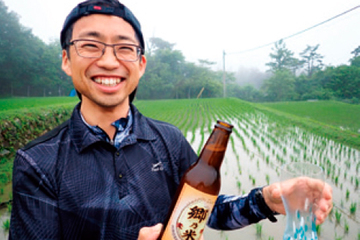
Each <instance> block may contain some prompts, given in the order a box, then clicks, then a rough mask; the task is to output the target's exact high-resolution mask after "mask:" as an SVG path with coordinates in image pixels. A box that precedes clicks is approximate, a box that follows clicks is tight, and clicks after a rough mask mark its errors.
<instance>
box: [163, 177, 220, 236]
mask: <svg viewBox="0 0 360 240" xmlns="http://www.w3.org/2000/svg"><path fill="white" fill-rule="evenodd" d="M216 199H217V195H211V194H206V193H203V192H200V191H199V190H197V189H195V188H193V187H191V186H190V185H188V184H186V183H185V184H184V186H183V189H182V191H181V193H180V194H179V198H178V200H177V202H176V205H175V207H174V210H173V213H172V214H171V216H170V220H169V222H168V225H167V226H166V229H165V231H164V234H163V237H162V239H164V240H173V239H174V240H198V239H200V237H201V235H202V233H203V231H204V228H205V225H206V222H207V220H208V218H209V216H210V214H211V211H212V208H213V207H214V204H215V201H216Z"/></svg>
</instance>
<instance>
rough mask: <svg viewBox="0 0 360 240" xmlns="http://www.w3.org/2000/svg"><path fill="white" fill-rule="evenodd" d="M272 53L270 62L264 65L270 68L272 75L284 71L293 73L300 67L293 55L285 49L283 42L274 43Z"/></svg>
mask: <svg viewBox="0 0 360 240" xmlns="http://www.w3.org/2000/svg"><path fill="white" fill-rule="evenodd" d="M272 51H273V52H272V53H270V58H271V59H272V61H271V62H268V63H266V64H265V65H266V66H268V67H269V68H270V70H269V71H271V72H273V73H275V72H277V71H282V70H285V69H288V70H291V71H292V72H295V71H296V70H297V69H298V68H299V66H300V65H301V62H300V61H299V60H298V59H296V58H294V57H293V56H294V53H293V52H292V51H290V50H289V49H287V47H286V44H285V42H284V41H283V40H280V41H278V42H276V43H275V47H274V48H272Z"/></svg>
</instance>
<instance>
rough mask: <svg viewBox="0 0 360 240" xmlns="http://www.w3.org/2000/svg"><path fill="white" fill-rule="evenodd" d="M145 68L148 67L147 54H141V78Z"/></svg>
mask: <svg viewBox="0 0 360 240" xmlns="http://www.w3.org/2000/svg"><path fill="white" fill-rule="evenodd" d="M145 69H146V57H145V55H141V59H140V61H139V74H140V78H141V77H142V76H143V75H144V73H145Z"/></svg>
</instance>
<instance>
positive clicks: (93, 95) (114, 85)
mask: <svg viewBox="0 0 360 240" xmlns="http://www.w3.org/2000/svg"><path fill="white" fill-rule="evenodd" d="M76 39H88V40H97V41H101V42H104V43H107V44H116V43H131V44H136V45H139V43H138V41H137V39H136V36H135V31H134V29H133V28H132V26H131V25H130V24H129V23H128V22H126V21H124V20H123V19H122V18H119V17H117V16H110V15H102V14H92V15H89V16H85V17H82V18H80V19H79V20H78V21H77V22H75V24H74V28H73V34H72V40H76ZM69 55H70V56H67V54H66V51H65V50H63V61H62V68H63V70H64V71H65V73H66V74H67V75H69V76H71V77H72V80H73V84H74V87H75V89H76V90H77V91H79V92H80V93H81V95H82V103H83V104H85V105H86V106H89V107H94V108H97V107H100V108H103V109H105V108H106V109H109V108H115V107H128V106H129V99H128V96H129V95H130V93H131V92H132V91H134V89H135V88H136V87H137V85H138V83H139V79H140V78H141V76H142V75H143V74H144V71H145V67H146V59H145V57H144V56H141V61H140V60H138V61H136V62H125V61H121V60H118V59H117V58H116V56H115V55H114V52H113V49H112V48H111V47H106V49H105V53H104V55H103V56H102V57H101V58H98V59H93V58H84V57H80V56H79V55H78V54H77V53H76V50H75V47H74V46H73V45H72V46H70V49H69Z"/></svg>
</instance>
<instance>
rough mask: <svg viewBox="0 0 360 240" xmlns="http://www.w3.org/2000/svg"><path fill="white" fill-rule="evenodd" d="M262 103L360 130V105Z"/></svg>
mask: <svg viewBox="0 0 360 240" xmlns="http://www.w3.org/2000/svg"><path fill="white" fill-rule="evenodd" d="M262 105H264V106H266V107H270V108H273V109H276V110H279V111H282V112H286V113H290V114H293V115H296V116H300V117H303V118H307V119H312V120H315V121H318V122H323V123H326V124H329V125H332V126H335V127H338V128H342V129H348V130H350V131H353V132H355V133H359V132H360V121H358V120H357V119H360V105H353V104H347V103H342V102H336V101H315V102H278V103H263V104H262Z"/></svg>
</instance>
